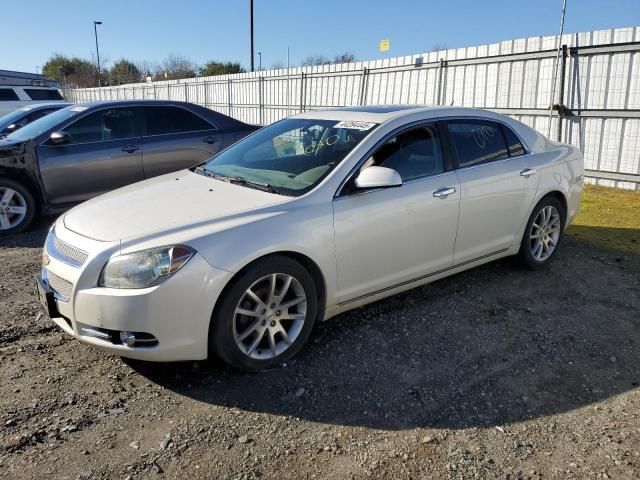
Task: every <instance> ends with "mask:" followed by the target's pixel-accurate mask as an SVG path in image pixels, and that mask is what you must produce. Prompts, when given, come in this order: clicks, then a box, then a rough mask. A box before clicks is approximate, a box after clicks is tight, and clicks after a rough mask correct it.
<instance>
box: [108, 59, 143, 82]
mask: <svg viewBox="0 0 640 480" xmlns="http://www.w3.org/2000/svg"><path fill="white" fill-rule="evenodd" d="M142 77H143V74H142V72H141V71H140V70H139V69H138V67H137V66H136V65H135V64H134V63H133V62H130V61H129V60H126V59H124V58H123V59H121V60H119V61H117V62H116V63H115V64H114V65H113V67H111V69H110V70H109V75H108V79H109V85H123V84H125V83H137V82H140V81H142V80H143V78H142Z"/></svg>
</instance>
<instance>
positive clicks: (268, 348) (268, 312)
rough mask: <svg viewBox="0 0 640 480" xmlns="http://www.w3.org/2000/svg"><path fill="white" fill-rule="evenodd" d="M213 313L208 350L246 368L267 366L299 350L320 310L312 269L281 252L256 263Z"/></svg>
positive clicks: (226, 293)
mask: <svg viewBox="0 0 640 480" xmlns="http://www.w3.org/2000/svg"><path fill="white" fill-rule="evenodd" d="M223 295H224V296H223V298H222V299H221V303H220V304H219V306H218V308H216V311H215V312H214V315H213V320H212V321H213V325H212V327H211V329H210V332H209V338H210V341H209V345H210V346H209V350H210V351H211V350H213V351H214V352H215V353H216V354H217V355H218V356H219V357H220V358H222V360H224V361H225V362H227V363H229V364H230V365H232V366H234V367H236V368H240V369H243V370H252V371H256V370H262V369H264V368H270V367H273V366H275V365H279V364H281V363H282V362H284V361H286V360H287V359H289V358H291V357H292V356H293V355H295V354H296V353H297V352H298V351H299V350H300V349H301V348H302V346H303V345H304V343H305V342H306V341H307V338H308V337H309V334H310V333H311V330H312V328H313V324H314V322H315V319H316V316H317V309H318V300H317V290H316V288H315V284H314V282H313V279H312V277H311V275H310V274H309V272H308V271H307V270H306V269H305V268H304V267H303V266H302V265H300V264H299V263H298V262H296V261H294V260H292V259H290V258H288V257H282V256H274V257H269V258H266V259H264V260H259V261H258V262H256V263H254V264H253V265H251V266H250V267H249V268H248V269H247V270H246V271H245V272H243V273H242V274H241V275H240V276H239V277H238V278H237V279H236V280H235V281H234V282H233V284H232V285H231V287H230V288H228V289H227V290H226V291H225V292H224V294H223Z"/></svg>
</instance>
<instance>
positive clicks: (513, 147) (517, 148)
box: [502, 125, 525, 157]
mask: <svg viewBox="0 0 640 480" xmlns="http://www.w3.org/2000/svg"><path fill="white" fill-rule="evenodd" d="M502 131H503V132H504V137H505V139H506V140H507V148H508V149H509V156H510V157H516V156H518V155H524V154H525V150H524V145H522V142H521V141H520V140H518V137H517V136H516V134H515V133H513V130H511V129H510V128H509V127H505V126H504V125H503V126H502Z"/></svg>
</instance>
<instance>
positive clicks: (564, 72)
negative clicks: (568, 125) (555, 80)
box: [556, 45, 567, 142]
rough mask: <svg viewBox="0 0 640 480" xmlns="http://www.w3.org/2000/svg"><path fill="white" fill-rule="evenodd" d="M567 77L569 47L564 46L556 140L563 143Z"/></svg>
mask: <svg viewBox="0 0 640 480" xmlns="http://www.w3.org/2000/svg"><path fill="white" fill-rule="evenodd" d="M566 75H567V46H566V45H562V63H561V64H560V92H559V95H558V131H557V133H556V140H557V141H558V142H561V141H562V118H563V117H564V112H563V110H564V83H565V77H566Z"/></svg>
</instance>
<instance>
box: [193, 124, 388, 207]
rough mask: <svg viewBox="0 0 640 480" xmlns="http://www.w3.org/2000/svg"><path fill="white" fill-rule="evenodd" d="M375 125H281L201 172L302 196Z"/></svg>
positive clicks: (238, 146)
mask: <svg viewBox="0 0 640 480" xmlns="http://www.w3.org/2000/svg"><path fill="white" fill-rule="evenodd" d="M375 126H376V124H375V123H365V122H340V121H336V120H314V119H303V118H290V119H286V120H282V121H280V122H277V123H274V124H272V125H270V126H268V127H265V128H263V129H261V130H258V131H257V132H256V133H254V134H253V135H251V136H250V137H247V138H246V139H244V140H242V141H240V142H238V143H236V144H235V145H233V146H232V147H230V148H228V149H227V150H225V151H223V152H222V153H220V154H219V155H218V156H216V157H213V158H212V159H210V160H209V161H208V162H207V163H206V164H205V165H204V166H203V170H204V172H205V173H208V174H211V175H216V176H221V177H227V180H229V181H238V182H240V183H244V184H247V183H248V182H249V183H250V182H253V183H255V184H261V185H262V186H269V187H271V189H272V190H274V191H276V192H277V193H282V194H284V195H292V196H298V195H302V194H303V193H306V192H308V191H309V190H311V189H312V188H314V187H315V186H316V185H317V184H318V183H320V181H321V180H322V179H323V178H324V177H326V176H327V175H328V174H329V172H331V170H333V169H334V168H335V167H336V165H338V164H339V163H340V162H341V161H342V160H343V159H344V158H345V157H346V156H347V154H348V153H349V152H351V150H353V148H354V147H355V146H356V145H357V144H358V143H360V142H361V141H362V139H363V138H364V137H366V136H367V135H368V134H369V133H370V132H371V130H372V129H373V128H374V127H375ZM248 186H250V185H248Z"/></svg>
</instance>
